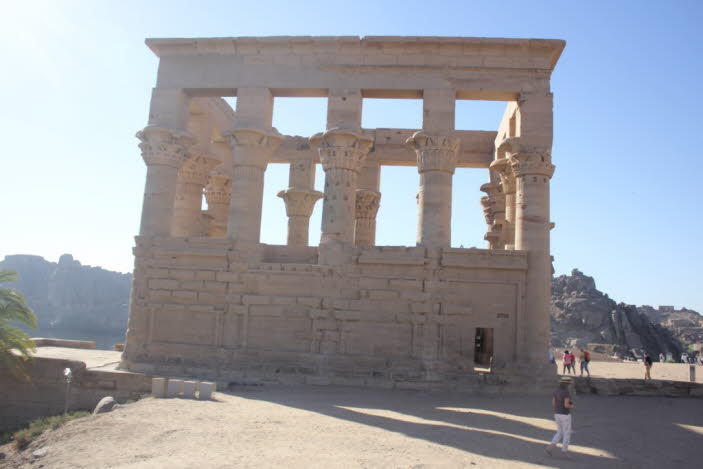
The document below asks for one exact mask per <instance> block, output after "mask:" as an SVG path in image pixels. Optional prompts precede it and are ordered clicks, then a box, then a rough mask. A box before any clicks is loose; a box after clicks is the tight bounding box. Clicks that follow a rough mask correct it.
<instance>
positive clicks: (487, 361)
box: [474, 327, 493, 369]
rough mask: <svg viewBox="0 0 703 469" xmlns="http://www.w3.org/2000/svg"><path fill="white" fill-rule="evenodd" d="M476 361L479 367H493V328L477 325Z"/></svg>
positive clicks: (475, 341) (475, 340)
mask: <svg viewBox="0 0 703 469" xmlns="http://www.w3.org/2000/svg"><path fill="white" fill-rule="evenodd" d="M474 363H475V366H476V367H479V368H488V369H490V368H491V365H492V364H493V328H492V327H477V328H476V336H475V339H474Z"/></svg>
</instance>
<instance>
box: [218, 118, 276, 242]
mask: <svg viewBox="0 0 703 469" xmlns="http://www.w3.org/2000/svg"><path fill="white" fill-rule="evenodd" d="M227 136H228V137H229V138H230V147H231V148H232V198H231V200H230V204H229V221H228V223H227V236H228V237H229V238H232V239H234V240H236V241H244V242H252V243H258V242H259V237H260V234H261V206H262V203H263V197H264V171H266V167H267V166H268V161H269V159H270V158H271V155H272V154H273V152H274V151H276V148H278V146H279V145H280V144H281V142H282V141H283V137H281V135H280V134H279V133H278V132H275V131H264V130H259V129H236V130H232V131H230V132H229V133H228V134H227Z"/></svg>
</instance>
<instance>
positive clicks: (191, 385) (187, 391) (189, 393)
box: [183, 381, 198, 399]
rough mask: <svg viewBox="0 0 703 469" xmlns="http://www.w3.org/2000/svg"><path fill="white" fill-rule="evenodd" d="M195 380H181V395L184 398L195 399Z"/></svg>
mask: <svg viewBox="0 0 703 469" xmlns="http://www.w3.org/2000/svg"><path fill="white" fill-rule="evenodd" d="M197 384H198V382H197V381H183V397H184V398H186V399H195V387H196V386H197Z"/></svg>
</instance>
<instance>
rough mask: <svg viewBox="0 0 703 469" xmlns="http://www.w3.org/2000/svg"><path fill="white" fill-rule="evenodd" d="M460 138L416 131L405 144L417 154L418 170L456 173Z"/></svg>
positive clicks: (421, 171)
mask: <svg viewBox="0 0 703 469" xmlns="http://www.w3.org/2000/svg"><path fill="white" fill-rule="evenodd" d="M459 143H460V140H459V138H458V137H452V136H449V135H432V134H428V133H426V132H424V131H422V130H421V131H419V132H415V133H414V134H413V135H412V137H410V138H408V139H407V140H406V141H405V144H406V145H408V146H409V147H410V148H412V149H413V150H415V153H416V154H417V170H418V172H420V173H423V172H425V171H443V172H447V173H451V174H454V170H455V169H456V162H457V153H458V152H459Z"/></svg>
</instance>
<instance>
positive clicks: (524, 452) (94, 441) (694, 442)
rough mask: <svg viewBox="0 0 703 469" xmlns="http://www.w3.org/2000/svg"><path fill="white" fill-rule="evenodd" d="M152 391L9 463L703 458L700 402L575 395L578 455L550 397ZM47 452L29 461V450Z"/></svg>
mask: <svg viewBox="0 0 703 469" xmlns="http://www.w3.org/2000/svg"><path fill="white" fill-rule="evenodd" d="M215 397H216V400H215V401H208V402H200V401H192V400H185V399H153V398H146V399H143V400H141V401H139V402H136V403H133V404H129V405H126V406H123V407H121V408H119V409H117V410H115V411H114V412H112V413H109V414H102V415H97V416H92V417H87V418H85V419H80V420H76V421H73V422H70V423H69V424H67V425H66V426H64V427H62V428H60V429H58V430H55V431H52V432H48V433H46V434H44V435H42V436H41V437H40V438H39V439H38V440H37V441H35V442H34V443H32V445H30V447H29V448H27V449H26V450H25V451H23V452H21V453H13V452H12V450H11V449H10V447H9V446H5V447H4V448H0V451H5V452H9V453H8V457H7V459H6V460H5V461H4V462H0V467H3V468H5V467H6V468H15V469H16V468H30V467H31V468H40V467H44V468H51V469H62V468H91V469H93V468H96V469H97V468H130V469H137V468H277V467H285V468H294V469H295V468H306V469H307V468H326V469H327V468H330V469H334V468H384V469H386V468H413V469H421V468H422V469H429V468H474V467H485V468H503V467H510V468H523V467H576V468H589V469H590V468H600V467H606V468H671V467H677V466H679V467H694V466H696V464H698V463H697V462H695V461H698V462H699V461H701V459H702V458H703V445H701V442H702V441H703V402H702V401H701V400H697V399H667V398H645V397H641V398H640V397H598V396H590V395H589V396H578V397H577V399H576V403H577V407H578V408H577V410H576V411H575V412H574V416H573V419H574V434H573V438H572V442H573V445H572V446H571V450H572V451H573V458H574V459H573V460H564V459H562V458H553V457H551V456H549V455H547V453H546V452H545V446H546V442H547V441H548V440H549V439H550V438H551V436H552V435H553V433H554V429H555V425H554V423H553V421H552V413H551V409H550V402H549V399H548V398H545V397H536V396H529V397H480V396H473V395H467V394H457V393H441V394H440V393H434V394H425V393H419V392H410V391H397V390H375V389H359V388H350V387H345V388H342V387H312V386H311V387H283V386H265V387H243V388H238V389H234V390H233V391H231V392H228V393H217V394H216V395H215ZM42 448H43V449H45V450H46V455H45V456H43V457H41V458H39V459H34V460H33V457H32V453H33V452H35V451H36V450H39V449H42Z"/></svg>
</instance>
